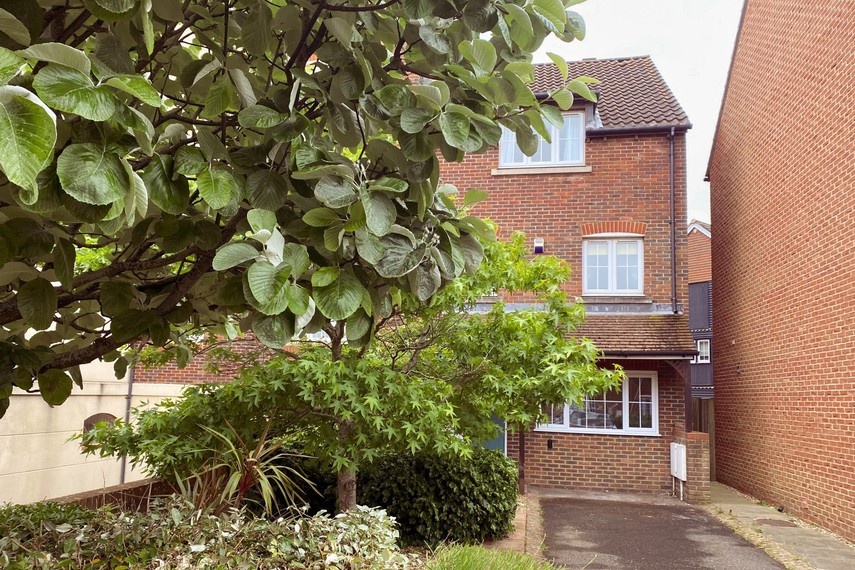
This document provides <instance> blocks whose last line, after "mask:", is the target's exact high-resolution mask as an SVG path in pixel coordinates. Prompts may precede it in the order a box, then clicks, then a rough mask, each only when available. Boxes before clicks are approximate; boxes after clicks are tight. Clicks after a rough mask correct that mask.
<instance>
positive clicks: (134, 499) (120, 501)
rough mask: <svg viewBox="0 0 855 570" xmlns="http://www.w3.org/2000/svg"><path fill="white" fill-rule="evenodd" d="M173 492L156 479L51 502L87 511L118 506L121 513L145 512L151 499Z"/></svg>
mask: <svg viewBox="0 0 855 570" xmlns="http://www.w3.org/2000/svg"><path fill="white" fill-rule="evenodd" d="M174 492H175V488H174V487H173V486H172V485H170V484H169V483H165V482H163V481H159V480H157V479H143V480H141V481H134V482H133V483H125V484H124V485H113V486H112V487H105V488H104V489H96V490H94V491H88V492H85V493H76V494H74V495H66V496H64V497H57V498H55V499H51V501H54V502H57V503H65V504H69V503H73V504H75V505H80V506H81V507H85V508H87V509H97V508H100V507H103V506H104V505H119V506H120V507H121V509H122V510H123V511H141V512H147V511H148V509H149V505H150V504H151V500H152V499H155V498H157V497H166V496H168V495H171V494H173V493H174Z"/></svg>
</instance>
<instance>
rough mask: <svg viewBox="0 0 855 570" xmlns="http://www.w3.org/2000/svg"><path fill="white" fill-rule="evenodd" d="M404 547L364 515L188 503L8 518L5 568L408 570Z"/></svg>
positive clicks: (20, 511) (39, 509) (2, 524)
mask: <svg viewBox="0 0 855 570" xmlns="http://www.w3.org/2000/svg"><path fill="white" fill-rule="evenodd" d="M397 538H398V531H397V529H396V527H395V523H394V520H393V519H391V518H390V517H388V516H387V515H386V514H385V512H383V511H381V510H376V509H369V508H366V507H358V508H355V509H352V510H351V511H348V512H347V513H345V514H341V515H338V516H336V517H332V516H330V515H328V514H326V513H319V514H317V515H315V516H311V517H308V516H300V515H292V516H290V517H287V518H279V519H275V520H269V519H264V518H258V517H255V516H252V515H251V514H249V513H247V512H246V511H245V510H238V509H235V510H230V511H227V512H224V513H221V514H220V515H213V514H210V513H206V512H203V511H200V510H197V509H196V508H195V507H193V506H192V505H191V504H189V503H187V502H185V501H183V500H182V499H174V500H172V501H171V502H165V503H161V504H158V505H155V506H154V508H153V509H152V510H151V511H150V512H148V513H134V512H121V511H118V510H115V509H109V508H103V509H99V510H97V511H89V510H86V509H82V508H80V507H76V506H73V505H59V504H51V503H44V504H36V505H17V506H7V507H4V508H0V566H2V567H3V568H9V569H11V570H24V569H27V570H29V569H42V568H44V569H48V568H50V569H52V568H104V569H108V568H110V569H117V570H118V569H125V568H131V569H140V570H142V569H155V568H199V569H214V568H217V569H231V568H235V569H237V568H253V569H256V568H257V569H262V570H265V569H271V570H272V569H280V568H310V569H317V570H320V569H324V568H331V569H342V570H345V569H347V570H350V569H363V568H365V569H367V568H377V569H381V568H388V569H395V568H404V567H406V566H407V562H408V557H407V556H406V555H404V554H402V553H401V552H400V551H399V550H398V547H397V544H396V540H397Z"/></svg>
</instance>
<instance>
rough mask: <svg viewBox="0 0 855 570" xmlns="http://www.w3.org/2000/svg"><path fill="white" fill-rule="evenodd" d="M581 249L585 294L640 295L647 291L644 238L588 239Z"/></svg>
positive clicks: (583, 290) (583, 289) (583, 291)
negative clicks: (645, 289) (644, 278)
mask: <svg viewBox="0 0 855 570" xmlns="http://www.w3.org/2000/svg"><path fill="white" fill-rule="evenodd" d="M582 249H583V252H582V274H583V278H582V279H583V284H582V293H583V294H584V295H641V294H642V293H643V292H644V284H643V275H644V243H643V241H642V240H641V239H638V238H614V239H586V240H585V241H584V242H583V245H582Z"/></svg>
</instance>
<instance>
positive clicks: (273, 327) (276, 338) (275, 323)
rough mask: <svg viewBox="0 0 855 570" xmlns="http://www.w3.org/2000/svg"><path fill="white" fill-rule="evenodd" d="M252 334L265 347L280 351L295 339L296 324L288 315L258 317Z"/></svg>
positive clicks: (254, 322)
mask: <svg viewBox="0 0 855 570" xmlns="http://www.w3.org/2000/svg"><path fill="white" fill-rule="evenodd" d="M252 332H254V333H255V336H256V337H257V338H258V340H260V341H261V342H262V343H263V344H264V345H265V346H268V347H270V348H272V349H274V350H279V349H280V348H282V347H283V346H285V345H286V344H288V343H289V342H291V339H292V338H293V337H294V322H293V321H292V320H291V319H290V318H289V317H288V316H286V315H272V316H264V317H261V318H258V317H256V318H255V319H254V320H253V323H252Z"/></svg>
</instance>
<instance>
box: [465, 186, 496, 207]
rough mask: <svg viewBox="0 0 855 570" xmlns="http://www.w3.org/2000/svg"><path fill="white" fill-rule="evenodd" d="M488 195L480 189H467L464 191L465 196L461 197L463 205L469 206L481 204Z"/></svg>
mask: <svg viewBox="0 0 855 570" xmlns="http://www.w3.org/2000/svg"><path fill="white" fill-rule="evenodd" d="M489 197H490V195H489V194H487V193H486V192H484V191H483V190H481V189H480V188H469V189H468V190H466V195H465V196H464V197H463V205H464V206H471V205H472V204H477V203H478V202H483V201H484V200H486V199H487V198H489Z"/></svg>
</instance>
